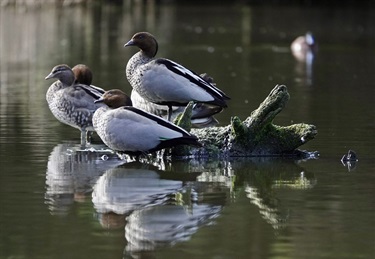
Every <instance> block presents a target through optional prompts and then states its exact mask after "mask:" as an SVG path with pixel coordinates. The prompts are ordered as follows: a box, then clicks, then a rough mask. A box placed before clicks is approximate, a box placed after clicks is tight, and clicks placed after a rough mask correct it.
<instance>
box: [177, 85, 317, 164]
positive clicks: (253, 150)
mask: <svg viewBox="0 0 375 259" xmlns="http://www.w3.org/2000/svg"><path fill="white" fill-rule="evenodd" d="M289 97H290V96H289V93H288V91H287V88H286V86H285V85H276V87H275V88H274V89H273V90H272V91H271V93H270V94H269V95H268V96H267V98H266V99H265V100H264V101H263V102H262V103H261V104H260V105H259V107H258V109H256V110H255V111H253V112H252V113H251V114H250V116H249V117H247V118H246V119H245V120H244V121H241V120H240V118H238V117H237V116H235V117H232V119H231V123H230V125H227V126H224V127H210V128H203V129H191V133H193V134H194V135H196V136H197V137H198V138H199V141H200V142H201V143H202V145H203V147H201V148H194V147H189V148H186V147H179V148H175V149H174V151H173V153H172V154H173V155H179V156H181V155H185V156H186V155H192V156H193V157H195V158H199V157H238V156H242V157H251V156H305V155H306V154H307V152H304V151H300V150H297V148H298V147H300V146H301V145H303V144H305V143H306V142H307V141H309V140H312V139H313V138H314V137H315V136H316V134H317V130H316V127H315V126H314V125H310V124H305V123H300V124H293V125H290V126H277V125H274V124H273V123H272V122H273V119H274V118H275V116H276V115H277V114H278V113H279V112H280V111H281V110H282V109H283V108H284V107H285V105H286V103H287V102H288V100H289ZM191 109H192V105H191V104H190V105H188V106H187V107H186V109H185V112H184V113H183V114H181V116H179V117H178V118H177V119H176V120H175V123H176V124H177V125H179V126H181V127H183V128H185V129H187V130H190V127H191V124H190V116H191Z"/></svg>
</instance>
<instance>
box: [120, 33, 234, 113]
mask: <svg viewBox="0 0 375 259" xmlns="http://www.w3.org/2000/svg"><path fill="white" fill-rule="evenodd" d="M125 46H137V47H139V48H140V51H139V52H137V53H136V54H135V55H133V57H132V58H131V59H130V60H129V61H128V63H127V66H126V77H127V79H128V81H129V83H130V85H131V86H132V87H133V89H134V90H136V91H137V92H138V93H139V94H140V95H141V96H142V97H143V98H144V99H146V100H147V101H149V102H152V103H156V104H160V105H167V106H168V108H169V111H170V112H171V109H172V106H185V105H187V103H188V102H190V101H194V102H202V103H207V104H211V105H216V106H219V107H224V108H225V107H227V103H226V101H227V100H229V99H230V98H229V97H228V96H227V95H226V94H225V93H224V92H223V91H221V90H220V89H219V88H217V87H216V86H214V85H213V84H211V83H210V82H208V81H207V80H205V79H204V78H202V77H201V76H199V75H197V74H196V73H194V72H193V71H191V70H189V69H187V68H185V67H183V66H181V65H180V64H178V63H176V62H174V61H171V60H169V59H165V58H154V57H155V55H156V53H157V51H158V43H157V41H156V39H155V37H154V36H153V35H152V34H150V33H148V32H138V33H136V34H135V35H134V36H133V37H132V39H131V40H130V41H129V42H127V43H126V44H125Z"/></svg>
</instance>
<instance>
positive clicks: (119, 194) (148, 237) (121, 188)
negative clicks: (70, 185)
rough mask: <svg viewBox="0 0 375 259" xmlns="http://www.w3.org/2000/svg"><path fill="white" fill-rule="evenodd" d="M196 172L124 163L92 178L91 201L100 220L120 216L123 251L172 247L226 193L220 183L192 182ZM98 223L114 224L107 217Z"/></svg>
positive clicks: (212, 213) (211, 213)
mask: <svg viewBox="0 0 375 259" xmlns="http://www.w3.org/2000/svg"><path fill="white" fill-rule="evenodd" d="M199 175H200V173H191V172H190V173H189V172H186V173H181V172H176V171H172V172H166V171H161V170H158V169H157V168H156V167H154V166H150V165H145V164H140V163H138V162H134V163H128V164H124V165H122V166H119V167H117V168H112V169H109V170H107V172H106V173H105V174H103V175H102V176H101V177H100V178H99V179H98V181H97V182H96V184H95V186H94V191H93V193H92V201H93V204H94V207H95V210H96V211H97V212H98V214H99V216H98V218H100V219H103V218H107V215H110V217H111V218H113V215H124V216H126V226H125V237H126V240H127V241H128V244H127V246H126V248H125V252H126V253H132V252H136V251H144V250H152V249H155V248H156V247H158V246H162V245H173V244H174V243H176V242H181V241H184V240H187V239H189V238H190V236H191V235H192V234H194V233H195V232H196V231H197V230H198V229H199V228H200V227H201V226H203V225H207V224H209V223H210V222H212V220H213V219H214V218H216V217H217V216H218V215H219V213H220V211H221V209H222V206H223V205H224V204H225V203H226V199H227V197H228V196H229V194H228V193H229V189H228V188H227V187H226V186H223V185H220V187H219V185H216V184H215V183H209V182H208V183H202V182H197V181H196V179H197V177H199ZM212 185H215V187H213V186H212ZM101 223H102V224H103V227H106V228H117V224H114V225H113V226H110V225H109V224H111V221H105V220H101Z"/></svg>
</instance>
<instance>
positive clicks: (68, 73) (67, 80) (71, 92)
mask: <svg viewBox="0 0 375 259" xmlns="http://www.w3.org/2000/svg"><path fill="white" fill-rule="evenodd" d="M50 78H56V79H58V81H56V82H54V83H53V84H52V85H51V86H50V87H49V88H48V91H47V94H46V99H47V103H48V106H49V108H50V110H51V112H52V114H53V115H54V116H55V117H56V119H58V120H59V121H60V122H62V123H64V124H67V125H69V126H72V127H74V128H77V129H79V130H80V131H81V145H82V146H83V147H85V146H86V144H87V143H88V131H94V128H93V126H92V116H93V114H94V112H95V111H96V109H97V108H99V107H100V106H102V105H101V104H96V103H94V101H95V100H97V99H99V98H100V97H101V95H102V93H103V92H104V90H103V89H100V88H98V87H91V86H90V85H85V84H80V83H78V82H76V79H75V76H74V72H73V70H72V69H71V68H70V67H69V66H68V65H65V64H62V65H57V66H55V67H54V68H53V69H52V71H51V73H49V74H48V75H47V76H46V78H45V79H50Z"/></svg>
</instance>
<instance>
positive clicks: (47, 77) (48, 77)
mask: <svg viewBox="0 0 375 259" xmlns="http://www.w3.org/2000/svg"><path fill="white" fill-rule="evenodd" d="M52 77H53V73H52V72H51V73H49V74H48V76H46V78H44V79H45V80H47V79H50V78H52Z"/></svg>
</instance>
